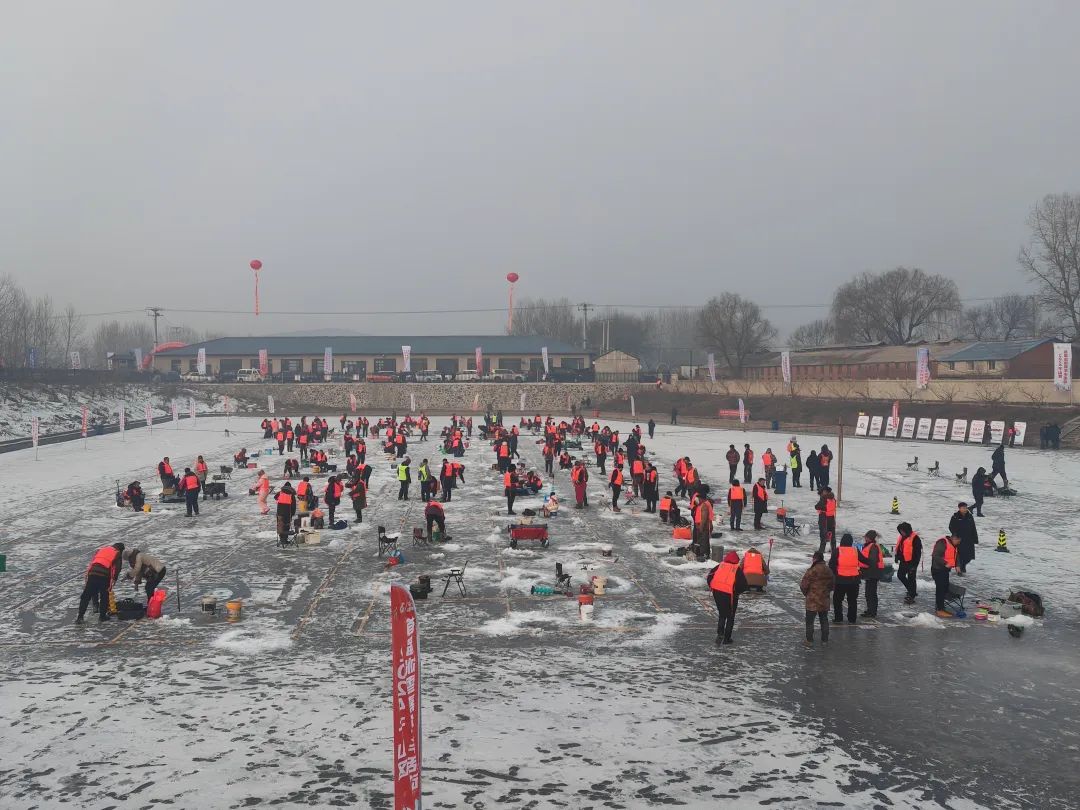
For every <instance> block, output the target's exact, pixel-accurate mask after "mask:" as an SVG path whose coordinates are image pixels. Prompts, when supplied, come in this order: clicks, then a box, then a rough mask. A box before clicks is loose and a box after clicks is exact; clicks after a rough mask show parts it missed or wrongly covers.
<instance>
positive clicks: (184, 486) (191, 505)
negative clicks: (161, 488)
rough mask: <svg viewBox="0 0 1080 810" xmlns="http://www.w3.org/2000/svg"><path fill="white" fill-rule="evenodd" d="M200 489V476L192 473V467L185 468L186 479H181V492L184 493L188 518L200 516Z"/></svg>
mask: <svg viewBox="0 0 1080 810" xmlns="http://www.w3.org/2000/svg"><path fill="white" fill-rule="evenodd" d="M199 489H200V487H199V476H197V475H195V473H193V472H192V471H191V467H185V468H184V477H183V478H181V479H180V490H181V491H182V492H183V493H184V505H185V506H186V507H187V516H188V517H193V516H194V517H198V516H199Z"/></svg>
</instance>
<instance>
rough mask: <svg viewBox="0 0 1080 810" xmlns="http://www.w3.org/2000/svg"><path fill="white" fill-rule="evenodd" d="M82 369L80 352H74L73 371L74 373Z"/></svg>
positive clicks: (72, 358) (72, 355) (72, 359)
mask: <svg viewBox="0 0 1080 810" xmlns="http://www.w3.org/2000/svg"><path fill="white" fill-rule="evenodd" d="M81 368H82V357H80V355H79V353H78V352H72V353H71V370H72V371H78V370H79V369H81Z"/></svg>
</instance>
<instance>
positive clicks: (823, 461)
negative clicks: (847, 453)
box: [818, 456, 832, 467]
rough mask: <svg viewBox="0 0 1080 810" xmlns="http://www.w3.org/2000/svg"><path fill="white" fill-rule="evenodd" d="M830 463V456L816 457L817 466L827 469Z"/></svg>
mask: <svg viewBox="0 0 1080 810" xmlns="http://www.w3.org/2000/svg"><path fill="white" fill-rule="evenodd" d="M830 461H832V457H831V456H818V463H819V464H820V465H821V466H822V467H828V466H829V462H830Z"/></svg>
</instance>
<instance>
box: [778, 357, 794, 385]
mask: <svg viewBox="0 0 1080 810" xmlns="http://www.w3.org/2000/svg"><path fill="white" fill-rule="evenodd" d="M780 373H781V374H783V376H784V382H786V383H790V382H791V352H788V351H783V352H780Z"/></svg>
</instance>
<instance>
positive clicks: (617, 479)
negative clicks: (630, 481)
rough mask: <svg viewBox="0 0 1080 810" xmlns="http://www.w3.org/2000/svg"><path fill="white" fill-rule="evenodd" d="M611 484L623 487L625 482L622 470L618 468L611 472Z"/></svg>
mask: <svg viewBox="0 0 1080 810" xmlns="http://www.w3.org/2000/svg"><path fill="white" fill-rule="evenodd" d="M611 484H612V486H616V487H621V486H622V484H623V474H622V470H619V469H616V470H615V472H613V473H612V474H611Z"/></svg>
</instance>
